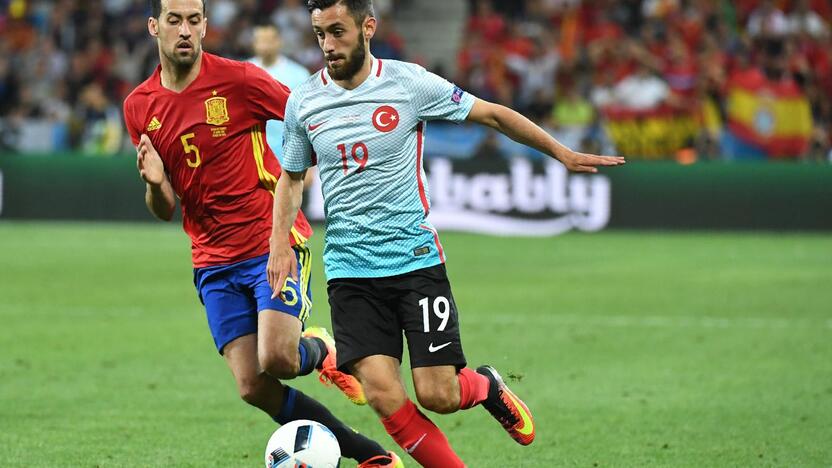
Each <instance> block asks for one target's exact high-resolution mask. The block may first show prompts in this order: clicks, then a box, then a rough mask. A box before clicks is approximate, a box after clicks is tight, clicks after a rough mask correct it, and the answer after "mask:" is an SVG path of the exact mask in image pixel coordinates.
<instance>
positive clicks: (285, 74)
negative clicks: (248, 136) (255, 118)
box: [249, 23, 309, 158]
mask: <svg viewBox="0 0 832 468" xmlns="http://www.w3.org/2000/svg"><path fill="white" fill-rule="evenodd" d="M251 45H252V48H253V49H254V57H252V58H251V59H250V60H249V61H250V62H251V63H253V64H255V65H257V66H258V67H260V68H262V69H263V70H266V73H268V74H269V75H271V76H272V78H274V79H276V80H278V81H280V82H281V83H283V84H284V85H286V87H287V88H289V89H295V88H297V87H298V85H300V84H301V83H303V82H304V81H306V79H307V78H309V70H307V69H306V68H304V66H303V65H301V64H299V63H297V62H295V61H294V60H292V59H290V58H289V57H287V56H285V55H283V54H282V53H281V51H280V50H281V48H282V45H283V40H282V38H281V35H280V30H278V29H277V26H275V25H274V24H273V23H263V24H260V25H257V26H255V27H254V31H253V34H252V41H251ZM266 141H268V142H269V146H270V147H271V148H272V151H274V154H276V155H277V156H278V158H279V157H281V156H282V155H283V122H281V121H279V120H269V121H268V122H267V123H266Z"/></svg>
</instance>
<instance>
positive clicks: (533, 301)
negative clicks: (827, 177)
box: [0, 222, 832, 468]
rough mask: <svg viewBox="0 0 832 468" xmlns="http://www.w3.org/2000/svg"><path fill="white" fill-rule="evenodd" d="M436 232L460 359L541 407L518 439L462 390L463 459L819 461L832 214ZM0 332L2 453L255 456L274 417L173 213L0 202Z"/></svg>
mask: <svg viewBox="0 0 832 468" xmlns="http://www.w3.org/2000/svg"><path fill="white" fill-rule="evenodd" d="M442 239H443V243H444V246H445V250H446V252H447V254H448V269H449V274H450V277H451V282H452V285H453V287H454V294H455V296H456V300H457V304H458V305H459V308H460V313H461V320H462V336H463V343H464V345H465V350H466V353H467V356H468V359H469V361H470V363H471V364H472V365H475V366H476V365H479V364H481V363H490V364H493V365H494V366H495V367H497V368H498V369H499V370H501V371H502V373H503V374H504V376H506V375H508V376H511V377H512V382H511V385H512V387H513V389H515V391H516V392H517V393H518V394H519V395H520V396H521V397H522V398H523V399H524V400H525V401H526V402H527V403H528V405H529V406H530V408H531V409H532V411H533V413H534V415H535V417H536V422H537V440H536V441H535V443H534V444H533V445H531V446H529V447H520V446H518V445H516V444H515V443H514V442H513V441H512V440H511V439H510V438H509V437H508V436H507V435H506V434H505V433H504V432H503V430H502V429H501V428H500V427H499V426H498V424H497V423H496V422H495V421H493V420H492V419H491V418H490V417H489V416H488V414H487V413H486V412H485V411H484V410H482V409H480V408H474V409H473V410H471V411H465V412H460V413H457V414H454V415H451V416H438V415H434V416H433V419H434V421H435V422H437V423H438V425H439V426H440V427H441V428H442V429H443V430H444V431H445V433H446V434H447V435H448V438H449V439H450V440H451V443H452V444H453V446H454V447H455V449H456V450H457V452H458V453H459V454H460V455H461V456H462V458H463V459H464V460H465V461H466V462H467V464H468V466H470V467H472V468H479V467H508V466H511V467H518V466H523V467H554V466H576V467H596V466H598V467H610V466H627V467H630V466H632V467H649V466H672V467H678V466H690V467H715V466H731V467H734V466H736V467H749V466H783V467H797V466H826V467H828V466H830V465H832V236H829V235H808V234H805V235H804V234H754V233H744V234H743V233H738V234H712V233H695V234H694V233H649V232H606V233H601V234H595V235H587V234H569V235H565V236H561V237H554V238H547V239H508V238H494V237H480V236H472V235H462V234H451V233H445V234H444V235H443V237H442ZM321 242H322V230H321V229H319V232H318V235H317V236H316V237H315V240H314V242H313V243H312V248H313V252H315V255H316V265H315V271H314V276H313V282H314V297H315V299H316V308H315V310H314V311H313V315H312V317H311V319H310V322H311V323H313V324H323V325H327V326H328V324H329V318H328V315H329V309H328V305H327V301H326V299H325V289H324V281H323V274H322V270H321V261H320V253H321ZM0 350H2V352H0V466H3V467H34V466H81V467H94V466H102V467H117V466H194V467H196V466H212V467H220V466H222V467H226V466H228V467H231V466H235V467H236V466H241V467H242V466H249V467H256V466H262V463H263V462H262V460H263V459H262V457H263V449H264V446H265V443H266V440H267V439H268V436H269V434H270V433H271V432H272V431H273V430H274V429H275V424H274V423H273V422H272V421H271V420H270V419H269V418H268V417H266V416H265V415H263V414H261V413H260V412H259V411H257V410H255V409H253V408H250V407H247V406H246V405H245V404H244V403H242V401H241V400H239V398H238V397H237V395H236V391H235V386H234V383H233V381H232V378H231V375H230V373H229V371H228V370H227V369H226V367H225V364H224V362H223V360H222V359H221V358H220V357H219V356H218V355H217V354H216V352H215V351H214V349H213V345H212V341H211V338H210V336H209V333H208V327H207V324H206V322H205V318H204V316H203V311H202V309H201V306H200V304H199V301H198V300H197V297H196V294H195V292H194V289H193V284H192V272H191V268H190V257H189V244H188V242H187V239H186V237H185V235H184V234H183V233H182V232H181V230H180V228H179V227H178V226H172V225H168V226H162V225H154V224H123V225H118V224H48V223H32V224H23V223H9V222H3V223H0ZM293 385H296V386H297V387H299V388H300V389H302V390H303V391H305V392H307V393H308V394H310V395H313V396H314V397H316V398H319V399H320V400H322V401H323V402H324V403H325V404H327V405H328V406H329V407H330V408H331V409H332V410H333V411H334V412H335V413H336V414H338V415H339V416H341V418H342V419H344V420H345V421H346V422H347V423H349V424H351V425H353V426H354V427H356V428H358V429H360V430H361V431H363V432H365V433H366V434H369V435H370V436H372V437H374V438H376V439H377V440H379V441H380V442H382V444H383V445H385V446H387V447H393V446H394V444H393V442H392V441H391V440H390V439H389V437H388V436H387V435H386V434H385V433H384V431H383V429H382V427H381V425H380V423H379V422H378V420H377V419H376V418H375V417H374V416H373V414H372V412H371V410H370V409H368V408H366V407H364V408H361V407H354V406H352V405H351V404H350V403H349V402H348V401H347V400H346V399H345V398H343V397H342V396H341V395H340V394H339V393H338V392H337V391H336V390H334V389H328V388H324V387H323V386H321V385H320V384H319V383H318V382H317V379H315V377H314V376H311V377H306V378H301V379H298V380H295V381H294V382H293ZM396 450H397V451H398V452H399V453H400V454H402V451H401V450H399V449H398V448H396ZM405 461H406V463H407V465H408V466H411V467H412V466H416V463H415V462H414V461H413V460H412V459H409V458H405ZM344 466H347V467H350V466H355V465H354V464H353V463H352V462H351V461H350V462H349V463H345V464H344Z"/></svg>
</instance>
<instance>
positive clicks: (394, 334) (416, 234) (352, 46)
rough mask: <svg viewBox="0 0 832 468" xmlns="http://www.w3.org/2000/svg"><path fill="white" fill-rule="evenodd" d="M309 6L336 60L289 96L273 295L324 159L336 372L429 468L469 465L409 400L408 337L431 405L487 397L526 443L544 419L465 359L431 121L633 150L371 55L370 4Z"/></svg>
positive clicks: (289, 269) (469, 403)
mask: <svg viewBox="0 0 832 468" xmlns="http://www.w3.org/2000/svg"><path fill="white" fill-rule="evenodd" d="M308 8H309V11H310V13H311V15H312V26H313V29H314V31H315V34H316V35H317V37H318V43H319V45H320V47H321V49H322V50H323V52H324V56H325V58H326V63H327V65H326V68H325V69H323V70H321V71H320V72H319V73H316V74H315V75H313V76H312V77H311V78H310V79H309V80H307V81H306V82H305V83H304V84H302V85H300V86H299V87H298V88H296V89H295V90H294V91H293V92H292V95H291V96H290V97H289V101H288V103H287V110H286V134H285V135H286V136H285V144H284V148H283V152H284V154H283V160H282V165H283V173H282V174H281V176H280V179H279V182H278V186H277V196H276V197H275V206H274V223H273V228H272V229H273V232H272V238H271V255H270V258H269V265H268V275H269V282H270V284H271V286H272V289H273V291H275V294H279V291H280V290H281V288H282V287H283V284H284V282H285V281H286V279H287V277H288V276H291V275H294V274H295V273H294V272H295V271H296V270H295V267H294V263H295V261H296V260H295V257H294V255H292V251H291V249H290V247H289V245H288V243H287V241H286V239H287V238H288V237H287V235H286V234H287V233H288V232H289V229H290V228H291V221H292V220H293V219H294V216H295V213H296V212H297V210H298V209H299V207H300V204H301V198H302V189H303V182H302V178H303V175H304V173H305V171H306V170H307V169H308V168H310V167H312V166H314V165H317V166H318V172H319V174H320V178H321V182H322V186H323V195H324V209H325V213H326V219H327V232H326V245H325V248H324V264H325V269H326V274H327V277H328V280H329V282H328V293H329V302H330V305H331V309H332V325H333V329H334V330H335V340H336V343H337V347H338V363H337V365H338V368H339V369H342V370H345V371H348V372H350V373H352V374H353V375H355V376H356V377H357V378H358V380H359V381H360V382H361V384H362V386H363V388H364V392H365V395H366V397H367V400H368V402H369V404H370V405H371V406H372V408H373V409H374V410H375V411H376V413H377V414H378V415H379V417H380V418H381V420H382V423H383V425H384V427H385V429H386V430H387V432H388V433H389V434H390V436H391V437H392V438H393V439H394V440H395V441H396V443H398V444H399V445H400V446H401V447H402V448H404V449H405V450H406V451H407V452H408V453H409V454H410V455H412V456H413V458H415V459H416V461H418V462H419V463H420V464H422V465H423V466H429V467H443V468H447V467H459V466H464V464H463V462H462V460H460V459H459V457H458V456H457V455H456V454H455V453H454V451H453V450H452V449H451V447H450V444H449V443H448V440H447V438H446V437H445V436H444V434H442V432H441V431H440V430H439V429H438V428H437V427H436V426H435V425H434V424H433V423H432V422H431V421H430V420H429V419H428V418H427V417H426V416H425V415H424V414H423V413H422V412H421V411H419V409H418V408H417V407H416V406H415V405H414V404H413V402H412V401H410V400H409V399H408V396H407V392H406V391H405V388H404V385H403V384H402V381H401V379H400V377H399V367H400V365H401V358H402V348H403V340H402V333H404V335H405V337H406V338H407V345H408V352H409V354H410V361H411V367H412V373H413V383H414V387H415V390H416V397H417V399H418V401H419V403H420V404H421V406H422V407H424V408H426V409H428V410H431V411H433V412H436V413H441V414H442V413H452V412H455V411H457V410H459V409H468V408H471V407H473V406H476V405H479V404H482V406H483V407H485V409H486V410H488V411H489V412H490V413H491V414H492V415H493V416H494V418H495V419H497V420H498V421H499V422H500V423H501V425H502V426H503V427H504V428H505V430H506V431H507V432H508V433H509V435H511V437H512V438H513V439H514V440H515V441H517V442H518V443H520V444H522V445H528V444H530V443H531V442H532V441H533V440H534V436H535V429H534V421H533V419H532V416H531V412H530V411H529V409H528V408H527V407H526V405H525V404H524V403H523V402H522V401H521V400H520V399H519V398H518V397H517V396H516V395H515V394H514V393H513V392H511V390H509V388H508V387H507V386H506V384H505V382H503V380H502V378H501V377H500V375H499V374H498V373H497V372H496V371H495V370H494V369H493V368H492V367H490V366H481V367H479V368H478V369H477V370H476V371H474V370H471V369H470V368H468V367H466V360H465V356H464V354H463V352H462V344H461V343H460V336H459V322H458V315H457V308H456V304H455V303H454V299H453V296H452V294H451V288H450V284H449V282H448V279H447V276H446V272H445V265H444V262H445V254H444V252H443V249H442V244H441V243H440V242H439V236H438V234H437V233H436V230H434V228H433V227H432V226H431V224H430V221H429V220H428V213H429V211H430V202H429V196H428V187H427V184H426V181H425V174H424V169H423V167H422V149H423V142H424V132H425V126H426V122H427V121H429V120H438V119H441V120H451V121H456V122H460V121H464V120H468V121H473V122H477V123H480V124H484V125H487V126H489V127H491V128H494V129H496V130H498V131H500V132H502V133H504V134H506V135H508V136H509V137H511V138H512V139H514V140H516V141H518V142H520V143H524V144H526V145H529V146H531V147H534V148H536V149H538V150H540V151H542V152H544V153H546V154H548V155H550V156H551V157H553V158H556V159H557V160H559V161H560V162H562V163H563V164H564V165H565V166H566V167H567V168H568V169H570V170H573V171H579V172H596V171H597V169H596V166H615V165H619V164H623V163H624V159H623V158H618V157H600V156H594V155H587V154H581V153H576V152H574V151H572V150H570V149H569V148H567V147H565V146H563V145H561V144H560V143H558V142H557V141H556V140H554V139H553V138H552V137H551V136H549V135H548V134H547V133H546V132H545V131H543V130H542V129H540V128H539V127H537V126H536V125H535V124H533V123H532V122H530V121H529V120H528V119H526V118H525V117H523V116H522V115H520V114H518V113H517V112H514V111H513V110H511V109H508V108H506V107H503V106H500V105H496V104H492V103H489V102H486V101H482V100H480V99H477V98H475V97H474V96H472V95H470V94H468V93H466V92H464V91H463V90H462V89H460V88H458V87H456V86H454V85H453V84H451V83H449V82H448V81H446V80H444V79H442V78H440V77H438V76H436V75H434V74H432V73H429V72H427V71H426V70H425V69H423V68H422V67H419V66H417V65H414V64H410V63H405V62H397V61H392V60H385V61H382V60H378V59H376V58H374V57H372V56H371V55H370V54H369V52H368V51H369V41H370V39H371V38H372V37H373V34H374V32H375V30H376V19H375V18H374V15H373V8H372V2H371V0H309V1H308Z"/></svg>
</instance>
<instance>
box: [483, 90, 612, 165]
mask: <svg viewBox="0 0 832 468" xmlns="http://www.w3.org/2000/svg"><path fill="white" fill-rule="evenodd" d="M467 120H468V121H470V122H476V123H480V124H483V125H487V126H489V127H491V128H493V129H495V130H497V131H499V132H500V133H503V134H504V135H506V136H508V137H509V138H511V139H512V140H514V141H516V142H518V143H522V144H524V145H526V146H531V147H532V148H534V149H536V150H538V151H540V152H542V153H544V154H548V155H549V156H551V157H553V158H555V159H557V160H558V161H560V162H562V163H563V165H564V166H566V168H567V169H569V170H570V171H575V172H598V169H597V167H596V166H618V165H621V164H624V162H625V161H624V158H622V157H618V156H596V155H594V154H584V153H578V152H576V151H572V150H571V149H569V148H567V147H566V146H564V145H562V144H561V143H560V142H559V141H557V140H556V139H554V138H552V136H551V135H549V134H548V133H546V131H544V130H543V129H542V128H540V127H538V126H537V125H536V124H535V123H534V122H532V121H531V120H529V119H527V118H526V117H524V116H523V115H521V114H520V113H518V112H516V111H514V110H512V109H509V108H508V107H505V106H501V105H499V104H494V103H491V102H488V101H483V100H482V99H477V100H476V101H475V102H474V107H472V108H471V112H470V113H469V114H468V119H467Z"/></svg>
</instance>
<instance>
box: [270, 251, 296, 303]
mask: <svg viewBox="0 0 832 468" xmlns="http://www.w3.org/2000/svg"><path fill="white" fill-rule="evenodd" d="M266 276H267V277H268V278H269V286H270V287H271V288H272V299H274V298H276V297H278V296H280V300H282V301H284V302H285V301H286V297H284V295H283V287H284V286H285V285H286V280H288V279H289V278H292V279H293V280H294V281H295V282H297V281H298V259H297V257H295V252H294V251H293V250H292V247H291V246H290V245H289V242H288V241H283V242H281V241H277V240H275V239H274V238H271V239H269V262H268V264H267V266H266Z"/></svg>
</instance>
